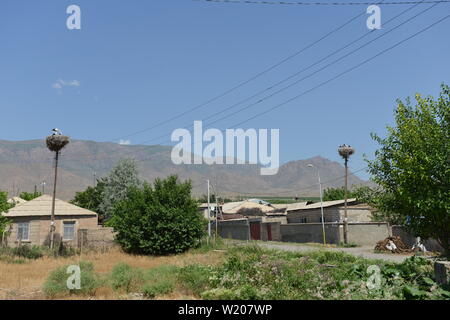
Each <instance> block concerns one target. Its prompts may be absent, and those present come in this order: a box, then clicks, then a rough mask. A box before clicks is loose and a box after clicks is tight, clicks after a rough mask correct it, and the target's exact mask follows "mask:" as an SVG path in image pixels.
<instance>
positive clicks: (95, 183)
mask: <svg viewBox="0 0 450 320" xmlns="http://www.w3.org/2000/svg"><path fill="white" fill-rule="evenodd" d="M96 185H97V172H95V171H94V188H95V186H96Z"/></svg>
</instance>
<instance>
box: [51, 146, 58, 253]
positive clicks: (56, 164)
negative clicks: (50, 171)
mask: <svg viewBox="0 0 450 320" xmlns="http://www.w3.org/2000/svg"><path fill="white" fill-rule="evenodd" d="M58 159H59V150H58V151H56V153H55V180H54V181H53V198H52V215H51V219H50V221H51V222H50V249H53V243H54V241H55V229H56V228H55V199H56V181H57V180H58Z"/></svg>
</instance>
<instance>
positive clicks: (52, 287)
mask: <svg viewBox="0 0 450 320" xmlns="http://www.w3.org/2000/svg"><path fill="white" fill-rule="evenodd" d="M79 266H80V271H81V274H80V276H81V288H80V289H69V288H68V287H67V280H68V278H69V276H70V274H69V273H67V268H68V267H69V265H67V266H64V267H59V268H57V269H56V270H54V271H52V272H51V273H50V275H49V276H48V278H47V280H46V281H45V283H44V287H43V291H44V293H45V294H46V295H47V296H48V297H51V298H53V297H55V296H56V295H58V294H87V295H94V294H95V290H96V289H97V288H98V287H99V286H100V285H101V281H100V280H99V278H98V277H97V276H96V275H95V273H94V266H93V264H92V263H91V262H84V261H82V262H80V263H79Z"/></svg>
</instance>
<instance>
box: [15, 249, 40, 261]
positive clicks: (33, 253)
mask: <svg viewBox="0 0 450 320" xmlns="http://www.w3.org/2000/svg"><path fill="white" fill-rule="evenodd" d="M11 253H12V254H13V255H15V256H18V257H21V258H26V259H33V260H35V259H39V258H42V257H43V256H44V252H43V250H42V248H41V247H39V246H30V245H21V246H19V247H15V248H12V249H11Z"/></svg>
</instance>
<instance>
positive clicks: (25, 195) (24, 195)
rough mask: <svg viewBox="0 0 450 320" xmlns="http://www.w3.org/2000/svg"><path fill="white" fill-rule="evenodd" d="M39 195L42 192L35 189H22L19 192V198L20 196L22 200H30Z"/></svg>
mask: <svg viewBox="0 0 450 320" xmlns="http://www.w3.org/2000/svg"><path fill="white" fill-rule="evenodd" d="M40 196H42V193H41V192H37V191H36V192H33V193H31V192H25V191H24V192H21V193H20V194H19V198H22V199H23V200H26V201H30V200H33V199H36V198H38V197H40Z"/></svg>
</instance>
